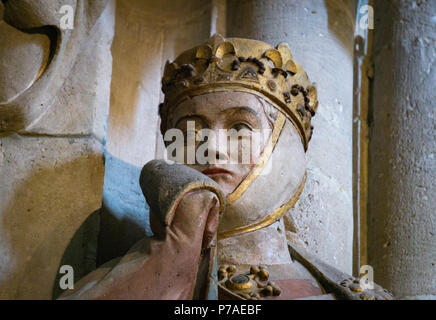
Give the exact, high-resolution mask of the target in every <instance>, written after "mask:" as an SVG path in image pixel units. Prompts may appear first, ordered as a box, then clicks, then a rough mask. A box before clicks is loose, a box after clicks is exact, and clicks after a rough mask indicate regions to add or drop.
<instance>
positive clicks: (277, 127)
mask: <svg viewBox="0 0 436 320" xmlns="http://www.w3.org/2000/svg"><path fill="white" fill-rule="evenodd" d="M285 123H286V116H285V115H284V114H282V113H281V112H279V113H278V115H277V119H276V121H275V122H274V129H273V132H272V134H271V143H267V145H266V147H265V150H264V151H263V153H262V155H261V156H260V158H259V161H258V163H257V164H256V166H255V167H254V168H253V170H251V171H250V173H249V174H248V176H247V177H245V179H244V180H243V181H242V182H241V183H240V184H239V186H238V187H237V188H236V189H235V190H234V191H233V192H232V193H231V194H229V195H228V196H227V198H226V203H227V205H231V204H232V203H234V202H235V201H236V200H238V199H239V198H240V197H241V196H242V195H243V194H244V192H245V191H246V190H247V189H248V187H250V185H251V183H252V182H253V181H254V180H256V178H257V177H258V176H259V175H260V173H261V172H262V170H263V168H264V167H265V165H266V163H267V162H268V160H269V158H270V157H271V154H272V152H273V151H274V148H275V146H276V144H277V141H278V140H279V137H280V134H281V132H282V130H283V127H284V126H285Z"/></svg>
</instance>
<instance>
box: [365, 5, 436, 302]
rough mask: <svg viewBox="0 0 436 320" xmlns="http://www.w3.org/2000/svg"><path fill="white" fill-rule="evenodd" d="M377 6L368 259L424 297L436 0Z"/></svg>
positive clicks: (431, 282) (381, 273)
mask: <svg viewBox="0 0 436 320" xmlns="http://www.w3.org/2000/svg"><path fill="white" fill-rule="evenodd" d="M375 5H376V7H375V14H376V20H375V30H376V32H375V39H374V65H375V73H374V102H373V106H372V112H373V113H372V123H371V127H370V129H371V131H370V150H369V151H370V159H369V161H370V163H369V165H370V175H369V211H368V218H369V220H368V259H369V264H370V265H372V266H373V267H374V273H375V281H377V282H379V283H380V284H381V285H383V286H385V287H386V288H388V289H390V290H392V292H393V293H394V294H395V295H396V296H398V297H403V296H409V298H410V296H418V297H417V298H418V299H420V298H424V296H431V295H433V296H434V295H435V294H436V214H435V208H436V197H435V195H436V184H435V181H436V154H435V150H436V139H435V129H436V111H435V110H436V109H435V100H436V94H435V90H434V84H435V83H436V68H435V61H436V49H435V47H436V46H435V42H436V21H435V17H436V2H434V1H400V0H393V1H376V2H375Z"/></svg>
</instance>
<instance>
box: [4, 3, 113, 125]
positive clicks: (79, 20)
mask: <svg viewBox="0 0 436 320" xmlns="http://www.w3.org/2000/svg"><path fill="white" fill-rule="evenodd" d="M107 3H108V0H96V1H92V4H91V3H89V2H88V1H84V0H77V1H76V0H68V1H60V0H59V1H57V0H56V1H50V2H49V3H46V1H41V0H38V1H29V0H23V1H8V2H4V4H3V5H4V10H3V16H4V22H6V23H8V24H9V26H10V28H14V29H16V30H15V31H14V32H15V33H16V31H17V30H20V31H22V32H24V33H28V34H29V35H32V34H34V35H38V34H40V35H42V36H47V37H48V39H49V40H50V45H49V50H50V52H49V59H48V61H47V63H46V64H45V65H43V66H42V67H43V68H40V70H39V71H40V74H38V76H39V77H37V79H36V78H35V74H34V71H33V72H32V73H31V74H29V75H27V76H26V77H25V78H26V85H25V86H24V87H22V88H21V90H19V91H17V92H16V95H15V96H10V97H9V99H8V100H7V101H2V102H3V103H2V102H0V103H2V104H1V107H0V131H17V130H25V129H26V128H28V127H29V126H33V125H35V123H36V122H38V121H39V120H41V118H42V117H44V115H46V114H47V113H49V112H50V111H49V109H50V107H51V106H52V103H53V101H54V99H55V97H56V96H57V94H58V91H59V90H60V89H61V88H62V87H63V84H64V82H65V80H66V79H68V78H70V77H71V74H70V71H71V70H72V68H73V66H74V64H75V62H76V58H77V55H78V53H80V52H81V51H82V50H83V48H84V46H85V45H86V41H87V40H88V36H89V32H90V30H91V29H92V27H93V26H94V24H95V21H96V19H97V18H98V17H99V16H100V14H101V12H102V10H103V9H104V7H105V5H106V4H107ZM63 5H69V6H70V7H71V8H72V9H73V11H74V12H73V13H74V24H73V29H68V28H64V27H62V26H61V18H62V14H61V13H60V9H61V7H62V6H63ZM36 40H37V37H32V40H31V41H32V42H33V44H32V45H33V46H35V45H37V44H38V42H36V43H35V41H36ZM28 45H30V44H28ZM10 46H11V45H10V44H7V45H3V44H2V47H3V49H2V52H3V53H5V52H9V50H11V49H13V48H11V49H9V47H10ZM8 49H9V50H8ZM6 58H7V54H6V57H3V58H2V57H0V60H2V59H6ZM11 59H12V62H11V63H10V65H11V66H12V67H14V69H10V70H9V71H8V72H9V73H11V74H13V73H15V74H20V73H25V72H27V71H29V70H26V66H28V65H29V61H24V60H22V59H30V62H32V61H34V60H35V59H36V57H34V56H32V57H29V56H22V55H21V56H19V55H14V56H13V58H11ZM35 62H37V61H35ZM36 67H37V68H39V67H41V65H38V63H37V64H36ZM27 78H29V79H30V80H29V79H27ZM35 79H36V81H35Z"/></svg>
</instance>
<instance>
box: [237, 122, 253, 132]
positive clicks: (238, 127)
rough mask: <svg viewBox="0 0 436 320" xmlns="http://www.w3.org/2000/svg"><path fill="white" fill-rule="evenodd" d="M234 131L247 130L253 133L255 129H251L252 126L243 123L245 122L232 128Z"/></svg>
mask: <svg viewBox="0 0 436 320" xmlns="http://www.w3.org/2000/svg"><path fill="white" fill-rule="evenodd" d="M232 129H235V130H237V131H239V130H242V129H246V130H249V131H253V129H252V128H251V126H249V125H248V124H246V123H243V122H238V123H236V124H234V125H233V126H232Z"/></svg>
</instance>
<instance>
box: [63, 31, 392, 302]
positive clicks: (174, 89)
mask: <svg viewBox="0 0 436 320" xmlns="http://www.w3.org/2000/svg"><path fill="white" fill-rule="evenodd" d="M162 90H163V92H164V93H165V100H164V102H163V104H161V106H160V109H159V112H160V116H161V120H162V122H161V129H162V133H163V135H165V133H166V132H167V131H168V130H170V129H179V130H180V131H181V132H184V133H185V137H186V138H187V140H189V138H188V137H189V135H190V134H194V135H198V134H200V132H202V131H203V130H205V129H207V130H209V132H212V133H214V135H212V136H213V138H211V137H212V136H208V140H207V145H208V148H207V150H206V151H205V150H204V149H202V151H205V152H203V154H204V155H205V156H206V158H207V159H208V161H206V162H204V161H199V160H198V158H197V157H196V158H195V159H194V161H191V162H189V161H188V163H187V164H186V165H180V164H168V163H166V162H164V161H152V162H150V163H149V164H147V165H146V166H145V167H144V169H143V172H142V174H141V179H140V183H141V187H142V189H143V192H144V195H145V197H146V199H147V202H148V203H149V205H150V209H151V216H150V220H151V226H152V229H153V232H154V233H155V235H156V237H155V239H154V240H152V241H151V246H147V245H146V242H145V241H140V242H139V243H138V244H137V245H135V247H134V248H132V250H131V251H130V252H129V253H128V254H127V255H126V256H125V257H123V258H121V260H117V261H114V262H112V263H110V264H108V265H107V266H102V267H101V268H100V269H98V270H96V271H95V272H93V273H91V274H90V275H88V276H87V277H85V278H84V279H82V280H81V281H80V282H79V283H78V285H77V286H76V288H77V289H76V292H75V293H74V294H72V295H71V296H70V297H71V298H139V299H141V298H157V299H162V298H164V299H165V298H168V299H176V298H216V297H217V296H216V295H217V291H218V296H219V298H220V299H296V298H303V299H304V298H319V299H343V298H344V299H390V298H392V296H391V295H390V294H389V293H387V292H386V291H385V290H383V289H382V288H380V287H379V286H377V285H374V284H372V285H373V286H372V287H369V286H368V287H365V284H363V283H361V281H359V279H354V278H352V277H349V276H347V275H346V274H343V273H342V272H340V271H338V270H336V269H334V268H332V267H329V266H328V265H326V264H324V263H323V262H322V261H319V260H318V259H317V258H316V257H313V256H311V255H310V254H308V253H306V252H305V250H304V249H303V248H301V247H300V246H299V243H298V238H297V236H296V235H295V233H293V220H292V217H291V216H290V215H289V214H288V212H289V210H290V209H291V208H292V207H293V206H294V204H295V203H296V201H297V200H298V197H299V196H300V194H301V191H302V189H303V188H304V183H305V180H306V174H305V151H306V150H307V148H308V143H309V141H310V138H311V135H312V130H313V127H312V126H311V118H312V117H313V116H314V115H315V112H316V110H317V107H318V101H317V92H316V88H315V86H314V85H312V84H311V83H310V82H309V79H308V76H307V74H306V73H305V71H304V70H303V68H302V67H301V66H300V65H298V64H297V63H296V62H295V61H294V60H293V58H292V55H291V51H290V49H289V47H288V45H287V44H284V43H282V44H279V45H278V46H277V47H276V48H273V47H271V46H270V45H268V44H266V43H263V42H260V41H255V40H247V39H236V38H232V39H224V38H223V37H221V36H220V35H215V36H213V37H212V38H211V39H209V40H208V42H207V43H205V44H203V45H200V46H198V47H195V48H193V49H190V50H188V51H186V52H184V53H182V54H181V55H180V56H179V57H178V58H177V59H176V60H175V61H174V62H173V63H167V65H166V67H165V72H164V77H163V79H162ZM190 127H191V131H192V132H189V128H190ZM241 131H244V132H245V133H246V134H245V135H237V137H236V141H237V143H236V145H234V146H236V150H237V152H236V153H229V152H228V148H227V147H228V145H229V144H231V138H232V137H231V135H232V134H230V135H229V134H228V133H229V132H233V133H235V132H236V133H238V132H241ZM223 132H224V133H223ZM226 132H227V134H225V133H226ZM256 132H266V133H267V134H264V135H263V137H264V139H257V140H256V139H255V133H256ZM200 140H201V139H200ZM194 141H196V140H194ZM254 141H257V147H254V148H249V156H248V161H245V162H244V161H241V158H243V156H244V154H245V153H246V147H247V146H253V144H255V143H254ZM168 144H169V143H168ZM189 148H191V149H194V151H198V150H200V148H201V144H200V143H194V145H186V146H185V148H184V151H185V153H186V154H185V157H184V158H187V157H188V156H187V155H188V152H189ZM191 151H192V150H191ZM200 153H201V152H200ZM195 154H196V155H197V156H198V154H199V152H196V153H195ZM184 160H185V161H186V160H187V159H184ZM232 160H234V161H232ZM217 288H218V290H216V289H217Z"/></svg>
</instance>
